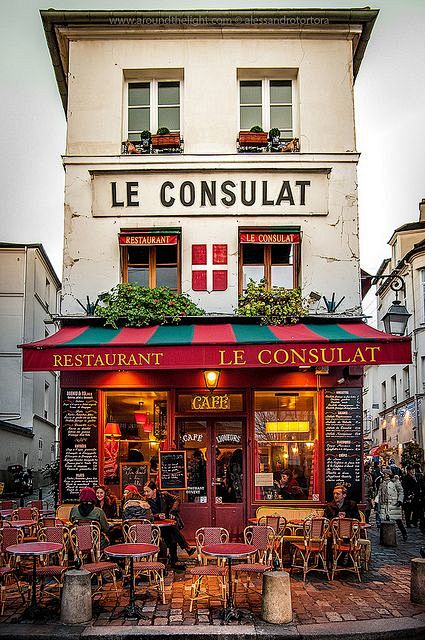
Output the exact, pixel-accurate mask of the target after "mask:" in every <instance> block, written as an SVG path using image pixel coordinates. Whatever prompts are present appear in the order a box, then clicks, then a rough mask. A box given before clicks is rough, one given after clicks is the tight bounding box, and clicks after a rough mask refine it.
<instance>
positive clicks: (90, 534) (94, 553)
mask: <svg viewBox="0 0 425 640" xmlns="http://www.w3.org/2000/svg"><path fill="white" fill-rule="evenodd" d="M100 534H101V531H100V527H99V526H98V525H97V524H96V523H94V522H91V523H90V524H82V525H74V526H73V527H72V528H71V530H70V539H71V546H72V550H73V552H74V558H76V559H78V560H79V561H80V562H81V566H82V567H83V568H84V569H86V570H87V571H89V572H90V573H91V574H92V576H95V577H96V579H97V588H96V590H95V591H94V592H93V593H92V596H93V597H94V596H95V595H97V594H99V593H101V592H102V591H103V580H102V576H103V574H105V573H106V574H107V575H109V576H111V578H112V582H113V585H114V589H115V593H116V596H117V598H118V589H117V581H116V576H115V572H116V571H117V569H118V565H117V564H116V563H115V562H110V561H106V560H102V561H101V560H100Z"/></svg>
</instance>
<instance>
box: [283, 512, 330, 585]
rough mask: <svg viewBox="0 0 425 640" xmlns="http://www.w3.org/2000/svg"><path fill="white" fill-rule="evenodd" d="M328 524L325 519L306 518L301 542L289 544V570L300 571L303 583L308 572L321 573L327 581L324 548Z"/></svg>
mask: <svg viewBox="0 0 425 640" xmlns="http://www.w3.org/2000/svg"><path fill="white" fill-rule="evenodd" d="M329 526H330V522H329V520H328V519H327V518H316V517H313V518H307V519H306V520H305V521H304V525H303V537H304V539H303V541H302V542H299V541H297V542H291V544H292V546H293V554H292V564H291V569H301V570H302V572H303V581H304V582H305V579H306V576H307V573H309V571H322V572H324V573H326V576H327V578H328V580H329V570H328V567H327V564H326V548H327V542H328V537H329Z"/></svg>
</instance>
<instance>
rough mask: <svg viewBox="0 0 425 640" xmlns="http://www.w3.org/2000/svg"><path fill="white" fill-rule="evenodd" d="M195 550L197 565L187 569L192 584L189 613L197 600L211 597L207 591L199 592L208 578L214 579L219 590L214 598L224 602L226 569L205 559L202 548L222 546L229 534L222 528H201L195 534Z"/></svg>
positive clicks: (227, 539)
mask: <svg viewBox="0 0 425 640" xmlns="http://www.w3.org/2000/svg"><path fill="white" fill-rule="evenodd" d="M195 541H196V550H197V556H198V562H199V565H198V566H196V567H192V568H191V569H189V574H190V575H191V576H192V584H191V591H190V606H189V611H192V609H193V603H194V602H195V601H197V600H205V599H208V598H210V597H212V595H211V593H208V591H203V590H201V587H203V583H204V582H205V580H206V581H207V582H208V578H209V577H212V578H216V579H217V582H218V587H219V590H220V595H219V596H214V598H217V599H220V600H222V601H223V602H226V593H227V588H226V567H224V566H223V563H222V562H220V561H217V560H214V559H213V558H207V556H205V555H203V554H202V548H203V547H206V546H207V545H209V544H223V543H225V542H228V541H229V532H228V531H227V529H223V528H222V527H202V528H201V529H198V530H197V532H196V533H195Z"/></svg>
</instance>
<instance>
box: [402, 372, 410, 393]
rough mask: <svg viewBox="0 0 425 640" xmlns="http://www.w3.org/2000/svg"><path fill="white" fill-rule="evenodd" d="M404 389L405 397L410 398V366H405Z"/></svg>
mask: <svg viewBox="0 0 425 640" xmlns="http://www.w3.org/2000/svg"><path fill="white" fill-rule="evenodd" d="M403 391H404V397H405V398H408V397H409V396H410V372H409V367H404V368H403Z"/></svg>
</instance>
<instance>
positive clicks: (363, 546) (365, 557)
mask: <svg viewBox="0 0 425 640" xmlns="http://www.w3.org/2000/svg"><path fill="white" fill-rule="evenodd" d="M359 513H360V522H366V517H365V514H364V513H363V511H359ZM359 545H360V564H361V565H362V566H363V567H364V569H365V571H369V563H370V558H371V556H372V542H371V541H370V540H369V538H368V535H367V529H366V528H363V527H360V537H359Z"/></svg>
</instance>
